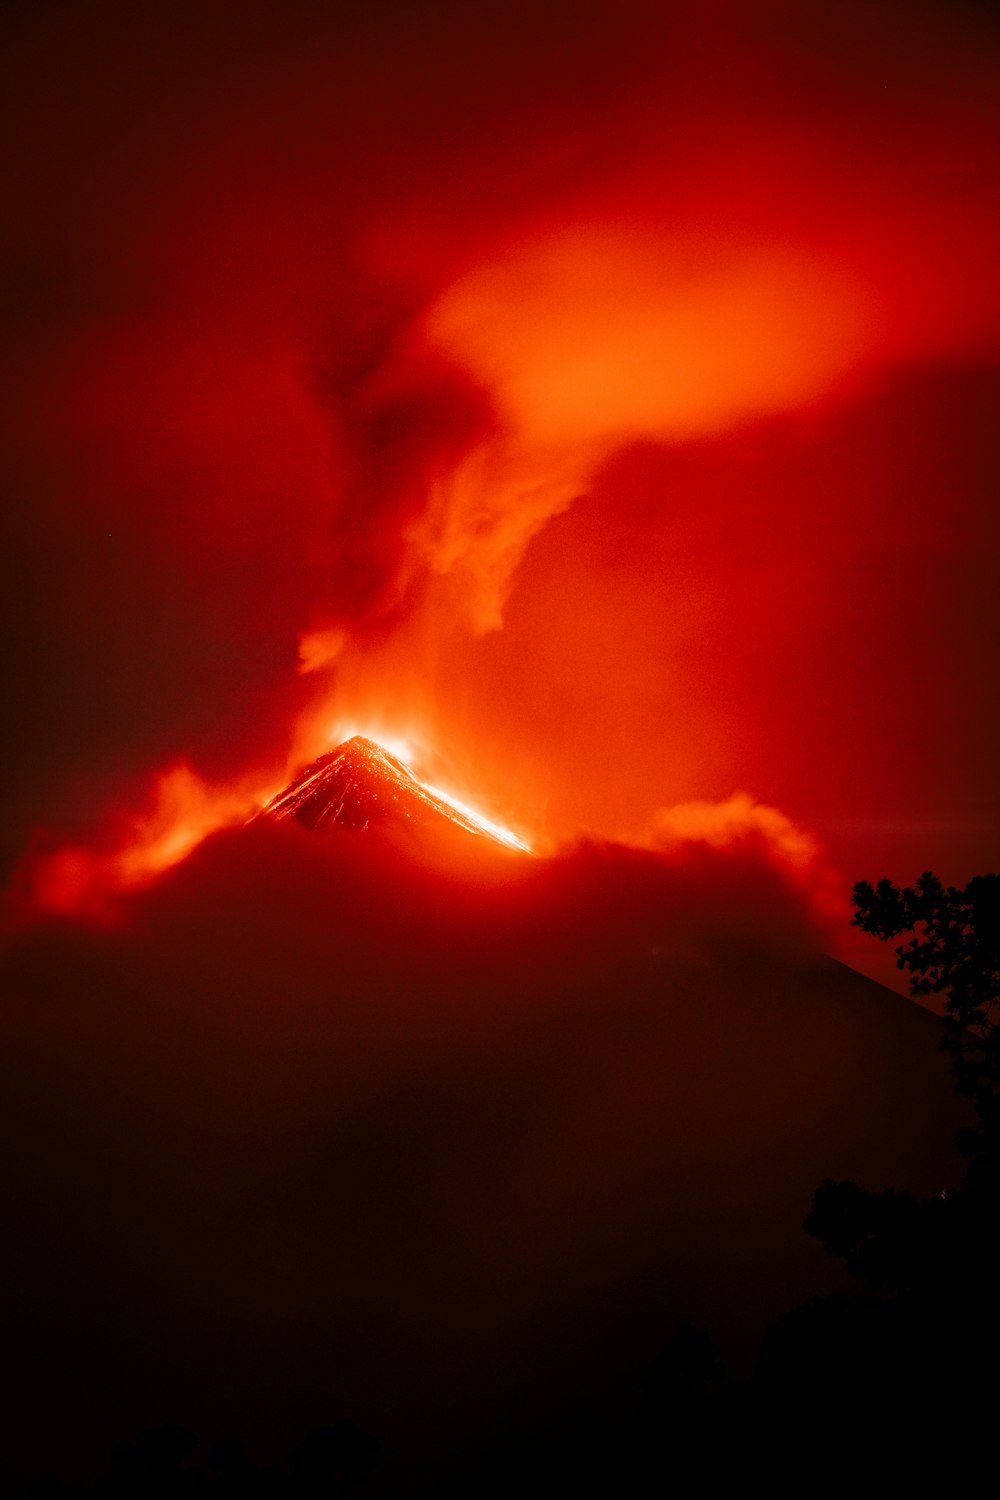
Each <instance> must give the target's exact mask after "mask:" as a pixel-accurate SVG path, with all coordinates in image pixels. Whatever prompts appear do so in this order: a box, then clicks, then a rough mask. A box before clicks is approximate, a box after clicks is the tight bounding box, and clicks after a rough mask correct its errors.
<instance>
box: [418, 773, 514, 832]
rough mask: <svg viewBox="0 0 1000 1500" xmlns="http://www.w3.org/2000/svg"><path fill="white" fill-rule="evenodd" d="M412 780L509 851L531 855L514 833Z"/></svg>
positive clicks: (462, 804)
mask: <svg viewBox="0 0 1000 1500" xmlns="http://www.w3.org/2000/svg"><path fill="white" fill-rule="evenodd" d="M407 770H412V767H409V766H408V767H407ZM414 779H415V780H416V781H419V782H420V785H421V786H422V787H423V789H424V791H425V792H430V794H431V796H432V797H440V799H441V801H442V802H447V804H448V806H449V807H453V808H454V809H455V811H456V812H460V813H461V814H462V816H463V818H468V820H469V822H470V823H475V824H476V825H477V827H479V828H481V829H483V831H484V832H485V833H490V834H492V835H493V837H494V838H495V839H499V840H500V841H501V843H504V844H508V845H509V846H510V848H511V849H521V850H522V851H523V852H524V853H525V854H530V853H531V845H530V844H526V843H525V842H524V840H523V839H519V838H518V837H517V834H516V833H511V831H510V829H509V828H504V827H503V826H502V825H501V824H499V823H493V822H491V821H490V819H489V818H484V817H483V815H482V813H479V812H477V811H476V809H475V808H474V807H470V806H469V804H468V803H467V802H460V801H459V800H458V798H457V797H453V796H452V795H451V793H450V792H445V791H442V790H441V788H440V787H439V786H432V785H431V783H430V782H429V781H420V777H419V776H415V778H414Z"/></svg>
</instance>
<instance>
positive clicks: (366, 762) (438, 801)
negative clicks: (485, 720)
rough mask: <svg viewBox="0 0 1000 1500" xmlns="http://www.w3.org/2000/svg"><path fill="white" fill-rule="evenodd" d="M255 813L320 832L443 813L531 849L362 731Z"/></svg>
mask: <svg viewBox="0 0 1000 1500" xmlns="http://www.w3.org/2000/svg"><path fill="white" fill-rule="evenodd" d="M257 817H260V818H278V819H283V818H290V817H295V818H298V819H299V821H300V822H302V823H304V824H305V825H306V827H307V828H313V829H318V830H320V831H323V832H325V831H328V830H330V829H332V828H333V827H340V828H368V827H370V826H378V825H384V824H391V823H400V822H405V823H409V824H411V825H414V826H417V827H426V826H429V825H431V824H435V823H439V822H440V820H441V819H444V820H446V821H447V822H449V823H453V824H457V826H458V827H460V828H464V829H465V830H466V832H468V833H473V834H478V835H480V836H481V837H483V838H488V839H491V840H493V842H494V843H498V844H502V845H504V846H505V847H506V848H508V849H520V850H522V851H523V852H524V853H527V854H530V853H531V850H530V848H529V846H528V845H527V844H525V843H524V842H523V841H522V840H521V839H519V838H518V837H517V836H516V835H515V834H513V833H511V832H510V830H509V829H507V828H502V827H501V826H500V825H499V824H498V823H492V822H490V820H489V819H488V818H484V817H482V815H481V814H480V813H477V812H476V811H475V809H474V808H471V807H468V806H466V804H465V803H463V802H459V801H457V800H456V799H455V798H453V797H451V796H450V795H449V794H448V793H447V792H443V791H441V789H440V788H439V787H434V786H431V785H430V784H429V783H427V782H424V781H421V780H419V778H418V777H417V775H416V774H415V772H414V771H413V770H412V769H411V767H410V766H408V765H407V764H406V763H405V762H404V761H402V760H400V759H399V758H398V757H397V756H395V755H393V754H392V753H391V752H390V751H389V750H387V749H385V747H384V746H382V745H378V744H376V743H375V741H374V740H369V739H365V738H364V736H363V735H355V736H354V738H353V739H350V740H346V741H345V742H344V744H342V745H338V746H337V748H336V749H335V750H331V751H330V752H329V753H328V754H326V755H321V756H320V757H319V759H318V760H314V761H313V762H312V764H311V765H308V766H306V768H305V770H304V771H302V772H301V774H300V775H298V776H297V777H296V778H295V780H294V781H292V782H290V783H289V785H288V786H286V787H285V789H284V791H282V792H279V793H278V795H277V796H276V797H274V798H272V799H271V801H270V802H269V803H268V804H267V806H266V807H264V808H262V810H261V811H260V812H259V813H258V814H257Z"/></svg>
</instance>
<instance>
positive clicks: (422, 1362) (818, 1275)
mask: <svg viewBox="0 0 1000 1500" xmlns="http://www.w3.org/2000/svg"><path fill="white" fill-rule="evenodd" d="M482 847H483V848H484V849H485V848H486V846H485V845H483V846H482ZM2 1027H3V1037H2V1040H3V1057H4V1064H3V1069H4V1073H3V1077H2V1079H0V1110H2V1113H3V1132H4V1139H5V1140H6V1141H8V1142H12V1143H15V1145H14V1149H13V1150H11V1151H10V1153H9V1156H8V1160H7V1162H6V1164H5V1174H6V1175H5V1191H4V1207H5V1210H6V1216H7V1223H6V1226H5V1228H4V1246H5V1258H6V1262H7V1267H8V1269H7V1274H6V1276H5V1278H4V1282H3V1287H2V1296H3V1300H4V1303H5V1306H4V1307H3V1309H2V1318H3V1323H4V1328H5V1337H6V1340H7V1347H8V1367H7V1368H8V1372H9V1374H10V1376H11V1379H10V1382H9V1384H10V1389H9V1390H8V1391H7V1392H5V1394H4V1403H3V1413H4V1422H5V1427H6V1431H5V1435H4V1440H3V1442H4V1456H5V1462H6V1464H7V1466H8V1467H10V1466H13V1467H15V1468H16V1467H21V1468H28V1469H38V1468H40V1467H49V1468H56V1469H58V1468H60V1467H63V1468H66V1469H72V1468H73V1467H74V1466H77V1467H81V1466H82V1467H84V1468H85V1467H86V1466H87V1465H88V1464H89V1465H91V1466H92V1467H94V1468H98V1467H100V1466H101V1465H102V1464H104V1463H106V1458H107V1454H108V1452H109V1450H110V1446H111V1445H112V1444H113V1443H114V1442H116V1441H120V1440H123V1439H128V1438H131V1437H134V1435H135V1434H136V1433H137V1432H139V1431H140V1430H141V1429H143V1428H146V1427H151V1426H155V1425H157V1424H158V1423H161V1422H175V1423H176V1422H180V1423H186V1424H188V1425H189V1426H191V1427H193V1428H194V1429H195V1430H196V1431H198V1432H201V1433H204V1434H211V1435H218V1436H231V1437H239V1438H241V1439H243V1440H244V1441H245V1442H246V1443H247V1444H248V1445H249V1446H250V1447H251V1450H252V1451H254V1452H256V1453H257V1454H259V1455H260V1456H262V1457H267V1456H268V1455H269V1454H272V1453H277V1452H280V1451H284V1450H288V1449H290V1448H291V1447H292V1446H293V1445H294V1443H295V1442H297V1441H299V1440H300V1439H301V1436H302V1434H303V1432H305V1431H307V1430H308V1429H310V1428H313V1427H317V1426H319V1425H321V1424H323V1423H328V1422H330V1421H333V1420H335V1419H337V1418H339V1417H342V1416H345V1415H346V1416H350V1417H351V1418H353V1419H354V1421H356V1422H357V1423H358V1424H359V1425H360V1427H361V1428H362V1429H363V1430H365V1431H366V1432H369V1433H372V1434H374V1435H375V1436H377V1437H378V1438H379V1439H380V1440H381V1442H382V1453H383V1462H384V1463H385V1464H386V1465H388V1470H389V1471H390V1472H400V1473H402V1472H407V1471H408V1468H413V1469H418V1468H419V1467H420V1466H421V1465H422V1464H424V1465H427V1466H429V1468H430V1469H431V1470H433V1471H434V1472H442V1471H444V1470H447V1468H448V1466H449V1465H450V1466H452V1467H454V1466H455V1465H461V1464H463V1463H464V1462H465V1461H466V1459H468V1460H469V1461H470V1462H471V1461H472V1458H473V1457H474V1455H475V1453H476V1452H477V1451H479V1449H480V1447H481V1446H482V1445H483V1444H488V1442H489V1441H490V1436H491V1434H495V1433H497V1432H507V1431H511V1430H522V1431H525V1432H530V1431H531V1430H532V1429H533V1426H535V1425H538V1424H540V1425H541V1426H543V1427H544V1426H546V1425H547V1424H550V1423H551V1421H552V1420H554V1418H555V1416H557V1415H558V1414H559V1413H564V1412H565V1411H566V1410H567V1409H570V1408H572V1409H573V1410H577V1411H580V1410H583V1411H586V1410H595V1411H597V1410H605V1411H606V1410H607V1409H609V1407H611V1406H613V1405H614V1403H615V1401H618V1400H621V1399H623V1397H622V1392H624V1391H626V1390H628V1389H630V1388H631V1387H630V1382H631V1381H632V1380H633V1379H634V1377H635V1373H636V1372H637V1371H641V1370H643V1369H645V1368H646V1367H647V1366H648V1365H649V1363H650V1362H651V1361H653V1360H654V1359H655V1358H656V1356H657V1355H658V1353H660V1352H661V1351H662V1349H663V1348H664V1346H665V1345H666V1344H667V1343H668V1342H669V1340H670V1339H671V1337H672V1336H673V1334H674V1333H675V1331H676V1330H677V1328H678V1327H679V1326H680V1325H681V1324H686V1323H695V1324H697V1325H698V1326H700V1327H701V1328H703V1329H705V1330H706V1331H707V1332H708V1333H709V1334H711V1336H712V1337H713V1338H714V1339H715V1340H716V1342H717V1343H718V1344H719V1345H720V1346H721V1348H722V1351H723V1357H724V1358H725V1359H726V1361H727V1362H728V1363H729V1365H730V1368H731V1369H735V1370H737V1371H739V1370H740V1369H748V1368H749V1367H750V1363H751V1361H752V1357H753V1352H754V1350H755V1349H756V1347H757V1345H758V1343H759V1340H760V1337H761V1334H762V1333H763V1330H764V1327H765V1325H766V1324H767V1322H768V1321H769V1320H770V1319H772V1318H774V1317H776V1316H777V1315H778V1314H780V1313H781V1312H783V1311H785V1310H786V1309H787V1308H789V1307H791V1306H793V1305H795V1304H796V1303H800V1302H802V1301H803V1300H805V1299H807V1298H808V1297H810V1296H811V1295H813V1294H814V1293H816V1292H820V1291H824V1290H829V1289H831V1288H833V1287H836V1286H838V1285H842V1284H844V1281H843V1273H842V1271H841V1269H840V1267H839V1265H838V1263H836V1262H835V1261H833V1260H831V1259H830V1258H829V1257H827V1256H826V1255H825V1253H824V1251H823V1249H822V1248H821V1247H820V1246H819V1245H818V1244H817V1243H816V1242H815V1241H814V1240H812V1239H810V1238H808V1237H807V1236H806V1235H804V1234H803V1232H802V1229H801V1224H802V1220H803V1218H804V1216H805V1214H806V1212H807V1211H808V1209H809V1205H810V1202H811V1198H812V1194H813V1190H814V1188H815V1187H816V1186H817V1184H818V1183H819V1182H820V1181H821V1180H822V1179H823V1178H824V1177H828V1176H832V1177H836V1178H842V1177H849V1178H854V1179H856V1180H858V1181H860V1182H862V1183H865V1184H867V1185H869V1186H872V1187H876V1188H880V1187H883V1186H892V1185H896V1186H905V1187H911V1188H914V1189H915V1190H917V1191H920V1192H939V1191H940V1190H941V1189H942V1188H943V1187H945V1186H946V1185H947V1184H948V1183H949V1182H950V1181H953V1180H955V1178H956V1177H957V1175H958V1171H959V1166H958V1162H957V1159H956V1157H955V1154H954V1152H953V1151H952V1149H951V1145H950V1142H951V1138H952V1135H953V1131H954V1127H955V1125H956V1123H957V1109H958V1107H957V1105H956V1103H955V1101H954V1097H953V1094H952V1091H951V1087H950V1081H949V1077H948V1072H947V1068H946V1066H945V1064H944V1061H943V1059H942V1058H941V1057H940V1056H939V1054H938V1051H937V1027H936V1023H935V1021H934V1019H933V1018H932V1017H930V1016H929V1015H928V1014H927V1013H926V1012H924V1011H921V1010H920V1009H918V1008H917V1007H916V1006H915V1005H913V1004H912V1003H910V1002H907V1001H906V1000H903V999H902V998H900V997H899V996H898V995H895V994H891V993H889V992H888V991H885V990H883V989H881V988H880V987H879V986H877V985H875V984H873V983H871V982H870V981H868V980H865V979H863V978H861V977H859V976H858V975H856V974H854V973H852V972H851V971H849V970H846V969H844V968H843V967H841V966H838V965H836V964H834V963H832V962H830V961H829V960H827V959H825V958H824V957H823V956H822V954H821V953H820V952H819V951H818V949H817V947H816V944H815V940H814V938H813V937H812V935H811V933H810V930H809V926H808V923H807V921H806V919H805V918H804V916H803V914H802V911H801V909H800V906H799V903H798V900H797V898H796V896H795V894H794V892H792V891H790V890H789V889H788V888H787V887H786V886H785V885H783V884H782V882H781V880H780V879H779V877H778V876H777V875H775V874H774V873H773V872H772V871H771V870H770V869H769V867H768V866H767V865H766V864H765V863H764V862H762V861H760V860H758V859H757V858H756V857H755V856H753V855H752V854H744V855H739V856H737V855H733V854H731V853H729V854H719V853H712V852H708V853H704V852H703V853H701V854H698V855H689V856H686V857H684V858H680V857H677V858H671V859H666V858H664V857H662V856H653V855H649V854H643V853H638V852H636V851H629V850H625V849H620V848H614V847H612V848H603V849H602V848H596V849H595V848H584V849H580V850H578V851H576V852H575V853H572V854H569V855H566V856H564V857H561V858H559V859H554V860H548V861H540V860H537V861H536V860H528V859H525V860H511V859H509V858H505V857H504V856H503V855H502V853H500V852H498V854H497V855H496V858H495V860H491V859H489V858H484V860H483V862H481V863H480V865H478V866H477V868H476V874H475V878H472V876H471V875H470V870H469V866H468V863H467V862H466V863H464V864H462V865H461V868H459V867H458V866H457V865H455V864H449V863H448V861H447V860H442V859H437V858H436V857H435V858H430V857H425V856H424V855H423V854H421V853H420V852H419V851H417V852H415V851H414V849H413V848H411V847H410V846H409V845H407V846H406V852H405V853H404V852H402V850H401V848H400V846H398V845H397V844H395V843H393V842H392V840H391V839H389V840H386V839H382V838H374V839H368V838H361V839H359V838H344V839H335V838H334V839H322V838H315V837H314V836H312V835H311V834H310V833H308V832H307V831H305V830H304V829H302V828H301V827H299V826H297V825H296V824H295V822H294V821H292V822H288V823H282V824H277V825H276V824H273V823H267V822H261V823H258V824H256V825H254V826H253V827H251V828H250V829H248V830H245V831H242V832H240V833H238V834H227V835H224V836H221V837H219V838H217V839H215V840H212V841H210V842H209V843H207V844H206V845H205V846H204V847H203V848H202V849H201V850H200V851H199V852H198V854H197V855H196V856H194V857H193V858H192V859H191V860H190V861H189V862H188V863H187V864H186V865H185V866H183V867H181V868H179V869H178V870H177V871H176V872H174V874H173V875H172V876H171V877H170V878H168V879H166V880H165V881H163V882H162V883H161V884H160V886H159V887H157V888H156V889H155V890H152V891H149V892H147V893H145V894H144V895H143V896H141V897H139V898H137V899H136V901H135V902H134V904H133V906H132V908H131V909H130V911H129V913H128V914H127V917H126V920H125V921H124V923H123V924H122V925H121V926H119V927H118V928H116V929H114V930H110V931H102V932H93V931H88V930H84V929H80V928H74V927H70V926H62V925H52V926H50V927H48V928H45V929H35V930H34V931H32V932H28V933H25V934H22V935H21V936H20V937H19V938H18V939H17V941H16V943H12V944H11V945H9V947H8V951H7V953H6V957H5V978H4V1002H3V1010H2ZM393 1466H395V1470H394V1469H393Z"/></svg>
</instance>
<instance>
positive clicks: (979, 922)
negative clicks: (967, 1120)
mask: <svg viewBox="0 0 1000 1500" xmlns="http://www.w3.org/2000/svg"><path fill="white" fill-rule="evenodd" d="M853 905H854V908H855V914H854V918H853V921H852V925H853V926H855V927H860V928H861V930H862V931H863V932H868V933H871V934H872V935H873V936H874V937H877V938H880V939H881V940H882V941H883V942H887V941H888V940H889V939H890V938H893V937H898V936H899V935H900V934H901V933H905V932H912V933H913V934H914V936H913V937H912V938H911V939H910V941H909V942H908V943H904V944H900V946H899V947H898V948H897V949H896V966H897V968H899V969H908V970H909V971H910V975H911V978H910V990H911V993H912V994H914V995H916V996H922V995H940V994H944V996H945V997H946V998H945V1015H944V1035H943V1037H942V1042H941V1046H942V1049H943V1050H944V1051H945V1052H947V1053H948V1054H949V1056H950V1058H951V1062H952V1067H953V1069H954V1074H955V1083H956V1086H957V1088H958V1090H959V1092H960V1093H961V1094H964V1095H966V1096H967V1097H968V1098H969V1099H971V1100H972V1104H973V1108H974V1110H975V1114H976V1127H975V1128H974V1129H972V1130H968V1131H965V1132H963V1135H962V1138H961V1140H960V1145H961V1147H962V1149H963V1150H964V1151H965V1153H966V1154H968V1155H970V1156H973V1157H976V1158H978V1159H979V1160H980V1162H981V1164H982V1168H983V1169H986V1168H988V1169H989V1170H991V1171H992V1172H995V1171H996V1154H997V1138H998V1134H1000V1028H998V1020H1000V875H977V876H975V877H974V878H973V879H972V880H970V881H969V884H968V885H967V886H966V887H965V888H964V889H960V888H959V887H957V886H945V885H943V884H942V882H941V881H940V880H939V879H938V877H937V876H936V875H933V874H931V872H930V871H927V872H925V873H924V874H923V875H921V877H920V879H919V880H918V881H917V883H916V886H915V887H913V886H903V887H899V886H894V885H893V884H892V882H891V881H889V880H880V881H879V883H878V885H877V886H874V887H873V886H871V885H870V884H869V883H868V881H867V880H862V881H859V882H858V884H857V885H856V886H855V887H854V891H853Z"/></svg>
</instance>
